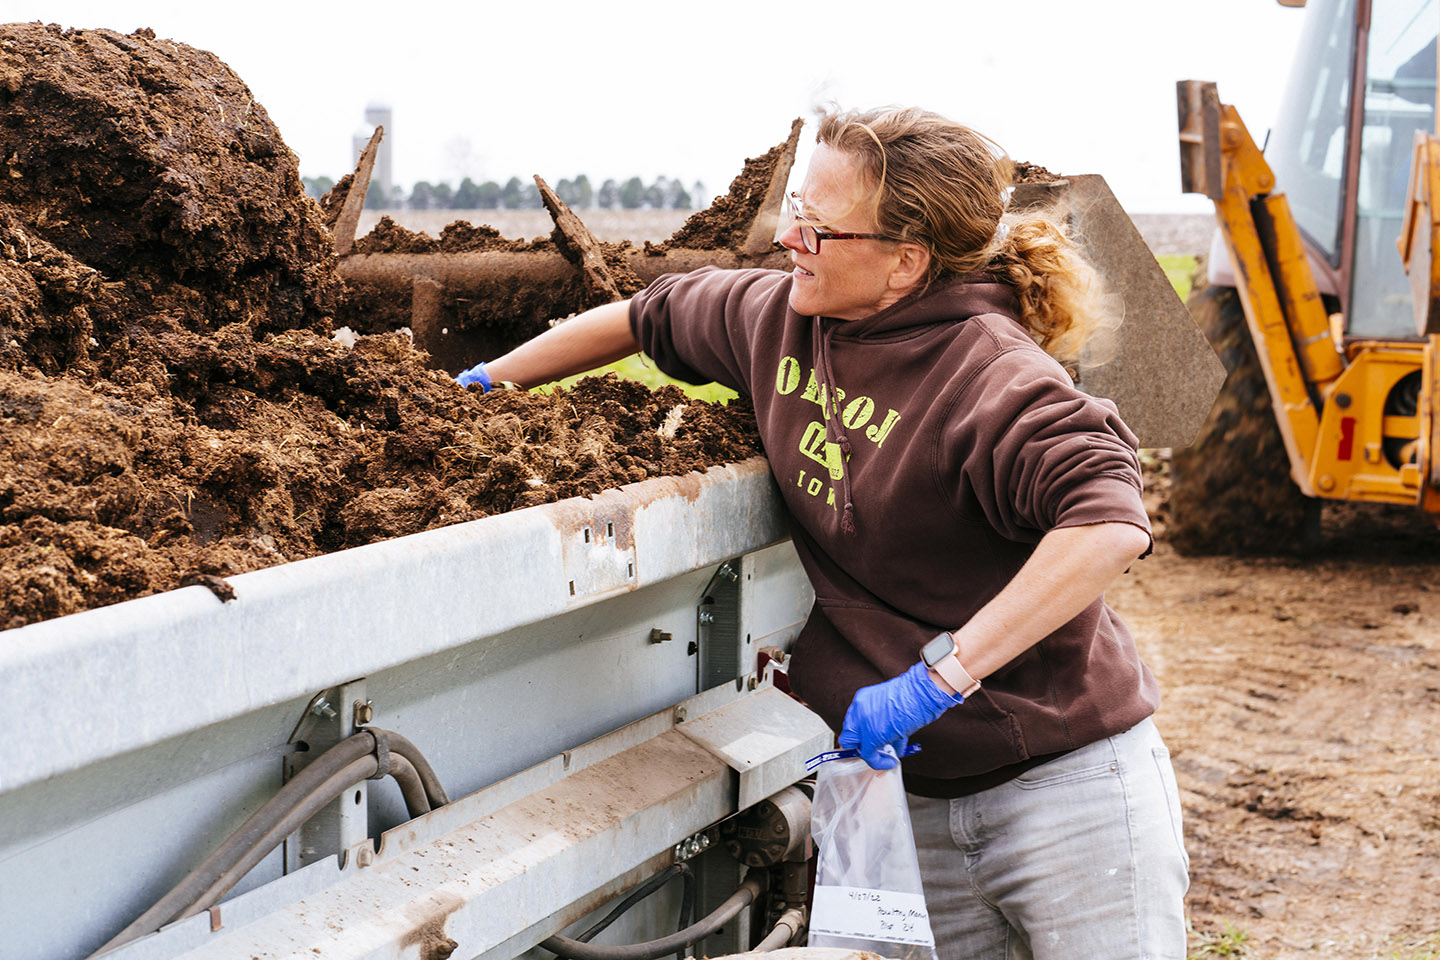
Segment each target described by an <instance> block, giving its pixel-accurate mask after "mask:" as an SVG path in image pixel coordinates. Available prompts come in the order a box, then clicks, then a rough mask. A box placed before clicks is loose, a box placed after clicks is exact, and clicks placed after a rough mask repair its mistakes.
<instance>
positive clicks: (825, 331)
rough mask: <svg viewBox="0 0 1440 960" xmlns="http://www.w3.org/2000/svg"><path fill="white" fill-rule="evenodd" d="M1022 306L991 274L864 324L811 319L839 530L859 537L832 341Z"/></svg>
mask: <svg viewBox="0 0 1440 960" xmlns="http://www.w3.org/2000/svg"><path fill="white" fill-rule="evenodd" d="M1019 306H1020V305H1019V301H1018V300H1017V299H1016V297H1015V292H1014V290H1013V288H1011V287H1010V286H1009V285H1008V284H1004V283H999V282H996V281H995V280H994V279H993V278H992V277H990V276H989V275H988V274H972V275H969V276H965V277H952V278H950V279H948V280H942V281H939V282H937V283H935V284H930V285H929V286H927V287H926V288H925V289H923V290H921V291H917V292H915V293H911V294H908V295H907V296H905V297H902V298H901V299H900V300H898V301H896V302H895V303H893V304H891V305H890V306H888V307H886V308H885V309H884V310H881V311H880V312H878V313H875V314H872V315H870V316H868V317H865V318H864V319H863V320H836V319H834V318H831V317H819V316H817V317H813V318H812V322H813V324H814V343H815V356H814V357H813V363H814V369H815V370H816V371H817V372H818V373H819V375H820V376H822V377H823V378H824V380H823V382H822V383H821V389H822V392H823V393H824V394H826V395H827V396H826V399H824V400H822V402H821V409H822V411H823V412H824V417H825V440H826V442H827V443H832V444H834V445H836V446H837V447H838V448H839V450H840V457H839V470H840V478H839V479H840V492H841V500H842V506H841V511H840V531H841V532H842V533H843V534H845V535H846V536H848V537H853V536H854V535H855V498H854V495H853V490H852V489H851V472H850V469H849V466H848V464H849V461H850V455H851V452H852V450H851V445H850V437H849V436H848V434H847V432H846V429H845V424H844V421H843V420H842V419H841V418H840V417H839V416H838V410H837V405H836V404H834V403H832V402H829V400H828V394H830V393H832V392H833V390H832V389H831V386H832V385H833V384H836V383H838V381H837V380H836V378H835V371H834V368H833V366H832V364H831V362H830V346H831V341H832V340H834V339H836V338H837V337H838V338H840V339H843V340H847V341H853V340H869V339H874V340H877V341H882V340H884V339H886V338H887V337H889V336H892V335H893V336H896V337H903V336H908V335H910V334H912V333H914V332H915V331H916V330H917V329H919V328H923V327H927V326H932V325H934V324H938V323H956V322H960V321H963V320H965V319H968V318H969V317H973V316H979V315H981V314H999V315H1001V316H1005V317H1009V318H1010V319H1012V320H1015V319H1017V318H1018V317H1019Z"/></svg>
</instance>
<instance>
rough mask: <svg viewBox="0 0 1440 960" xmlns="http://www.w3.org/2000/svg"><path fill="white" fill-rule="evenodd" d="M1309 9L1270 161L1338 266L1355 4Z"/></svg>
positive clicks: (1316, 2)
mask: <svg viewBox="0 0 1440 960" xmlns="http://www.w3.org/2000/svg"><path fill="white" fill-rule="evenodd" d="M1382 2H1383V0H1382ZM1307 6H1308V9H1307V10H1306V11H1305V17H1306V20H1305V31H1304V34H1303V35H1302V37H1301V38H1300V46H1299V48H1298V49H1297V51H1296V57H1295V64H1296V65H1295V69H1294V70H1293V71H1292V73H1291V75H1290V83H1289V85H1288V86H1287V87H1286V89H1285V100H1284V106H1283V107H1282V109H1281V111H1280V119H1279V121H1278V122H1277V123H1276V124H1275V126H1274V128H1273V129H1272V130H1271V133H1270V138H1269V142H1268V143H1267V144H1266V146H1265V159H1266V160H1267V161H1268V162H1269V164H1270V167H1271V169H1272V170H1274V171H1275V180H1276V183H1277V184H1279V185H1280V188H1281V189H1282V190H1284V191H1285V195H1286V196H1287V197H1288V198H1289V200H1290V209H1291V210H1292V211H1293V212H1294V214H1295V221H1296V223H1298V224H1299V226H1300V229H1301V230H1303V231H1305V233H1306V235H1307V236H1309V238H1310V240H1311V242H1313V243H1314V244H1316V245H1317V246H1318V247H1320V248H1321V249H1322V250H1324V251H1325V252H1326V254H1327V255H1328V256H1329V258H1330V262H1331V263H1332V264H1334V265H1336V266H1338V265H1339V262H1340V261H1339V258H1340V217H1341V208H1342V191H1341V186H1342V184H1343V182H1344V177H1345V135H1346V116H1347V113H1348V111H1349V107H1350V70H1351V64H1352V63H1353V62H1354V61H1353V56H1352V55H1353V52H1354V46H1355V0H1312V2H1311V3H1309V4H1308V5H1307Z"/></svg>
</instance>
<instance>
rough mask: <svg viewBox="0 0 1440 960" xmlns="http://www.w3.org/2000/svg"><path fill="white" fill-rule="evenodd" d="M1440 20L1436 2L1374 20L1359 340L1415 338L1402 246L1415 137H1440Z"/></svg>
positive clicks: (1368, 67) (1359, 217)
mask: <svg viewBox="0 0 1440 960" xmlns="http://www.w3.org/2000/svg"><path fill="white" fill-rule="evenodd" d="M1437 20H1440V13H1437V10H1436V6H1435V0H1410V2H1405V3H1395V2H1391V3H1385V2H1383V0H1377V2H1376V3H1375V5H1374V9H1373V10H1372V11H1371V14H1370V42H1369V44H1368V47H1367V57H1366V64H1365V105H1364V107H1365V113H1364V118H1365V119H1364V127H1363V129H1362V131H1361V134H1360V181H1359V183H1358V184H1357V185H1356V186H1357V194H1356V223H1355V266H1354V270H1353V272H1352V280H1351V285H1350V290H1351V296H1350V311H1349V314H1350V315H1349V317H1348V318H1347V323H1346V326H1347V328H1348V330H1349V332H1350V333H1351V334H1352V335H1359V336H1373V337H1413V336H1414V335H1415V321H1414V316H1413V311H1412V308H1411V295H1410V284H1409V282H1408V281H1407V280H1406V277H1405V271H1404V268H1403V267H1402V266H1401V264H1400V256H1399V254H1397V253H1396V250H1395V238H1396V237H1398V236H1399V235H1400V223H1401V220H1402V219H1403V217H1404V215H1405V189H1406V187H1407V186H1408V185H1409V182H1410V163H1411V159H1412V156H1413V153H1414V143H1415V133H1416V131H1425V132H1427V133H1428V132H1431V131H1433V130H1434V129H1435V41H1436V33H1437Z"/></svg>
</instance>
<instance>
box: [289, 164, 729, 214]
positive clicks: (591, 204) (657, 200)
mask: <svg viewBox="0 0 1440 960" xmlns="http://www.w3.org/2000/svg"><path fill="white" fill-rule="evenodd" d="M301 180H302V182H303V183H304V185H305V192H306V193H307V194H309V195H310V196H311V197H314V198H315V199H317V200H318V199H320V198H321V197H323V196H324V195H325V194H326V193H327V192H329V190H330V189H331V188H332V187H334V186H335V181H334V180H331V179H330V178H329V177H302V178H301ZM552 188H553V189H554V191H555V194H556V196H558V197H559V198H560V199H561V200H563V201H565V203H566V204H567V205H568V206H570V207H572V208H574V209H576V210H590V209H594V208H597V207H598V208H600V209H602V210H693V209H694V208H695V203H696V201H697V200H698V201H702V202H703V201H704V199H705V185H704V184H703V183H701V182H700V181H698V180H697V181H695V182H694V183H693V184H691V186H690V188H689V189H686V187H685V185H684V184H683V183H681V182H680V181H679V180H671V179H670V178H669V177H663V176H662V177H656V178H655V180H654V181H652V182H651V183H648V184H647V183H646V182H645V181H643V180H641V179H640V178H639V177H631V178H630V179H628V180H623V181H622V180H614V179H609V180H606V181H604V182H603V183H601V184H600V186H599V188H598V189H597V188H596V187H595V186H593V185H592V184H591V182H590V178H589V177H587V176H586V175H585V174H583V173H582V174H580V175H579V176H578V177H575V178H574V179H573V180H572V179H564V180H561V181H560V182H559V183H556V184H552ZM365 206H366V208H367V209H370V210H538V209H539V208H541V207H542V206H544V204H543V203H541V201H540V190H539V188H538V187H536V186H535V182H534V180H521V179H520V178H519V177H511V178H510V179H509V180H507V181H505V183H504V184H503V185H502V184H500V183H496V182H495V181H494V180H485V181H483V182H481V183H476V182H475V181H474V180H472V179H471V178H470V177H466V178H465V179H464V180H461V181H460V185H459V186H458V187H452V186H451V185H450V184H449V183H447V182H444V181H442V182H440V183H431V182H430V181H428V180H420V181H418V182H416V183H415V184H414V185H413V186H411V187H410V189H409V190H406V189H405V188H404V187H401V186H399V185H397V186H395V187H394V188H393V189H392V190H391V193H390V195H388V196H387V195H386V192H385V190H384V188H383V187H382V186H381V185H380V184H379V183H376V182H375V181H371V183H370V189H369V191H368V192H367V193H366V195H365Z"/></svg>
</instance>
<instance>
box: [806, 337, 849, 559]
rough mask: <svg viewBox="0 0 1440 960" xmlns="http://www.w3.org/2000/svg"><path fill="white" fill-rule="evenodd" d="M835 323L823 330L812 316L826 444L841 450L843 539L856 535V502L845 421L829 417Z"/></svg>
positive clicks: (831, 398)
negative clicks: (821, 380)
mask: <svg viewBox="0 0 1440 960" xmlns="http://www.w3.org/2000/svg"><path fill="white" fill-rule="evenodd" d="M838 327H839V325H838V324H831V326H830V329H828V330H826V329H825V326H824V324H823V323H822V322H821V320H820V318H819V317H818V316H817V317H815V343H816V349H817V350H818V352H819V356H818V357H817V358H816V364H815V365H816V366H817V367H819V368H820V370H821V371H822V372H823V373H824V375H825V396H824V398H823V399H824V402H823V403H821V404H820V409H821V410H822V411H823V413H824V415H825V441H826V442H827V443H831V442H833V443H835V444H836V445H837V446H839V448H840V496H841V499H842V500H843V501H844V504H845V507H844V509H843V510H841V511H840V531H841V532H842V533H844V534H845V535H846V536H849V537H853V536H855V503H854V501H853V500H852V499H851V496H850V470H849V469H848V466H847V465H848V463H849V460H850V438H849V437H848V436H846V435H845V421H844V420H843V419H841V418H839V417H835V418H832V417H831V416H830V407H831V406H832V405H834V406H838V402H837V401H836V399H835V371H834V370H833V369H831V367H830V337H831V336H832V335H833V334H834V333H835V331H836V329H838ZM832 428H833V430H834V434H835V439H834V440H833V441H832V440H831V439H830V436H831V430H832Z"/></svg>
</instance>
